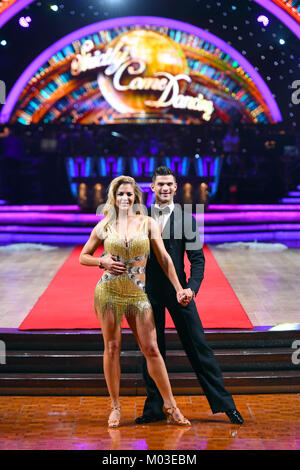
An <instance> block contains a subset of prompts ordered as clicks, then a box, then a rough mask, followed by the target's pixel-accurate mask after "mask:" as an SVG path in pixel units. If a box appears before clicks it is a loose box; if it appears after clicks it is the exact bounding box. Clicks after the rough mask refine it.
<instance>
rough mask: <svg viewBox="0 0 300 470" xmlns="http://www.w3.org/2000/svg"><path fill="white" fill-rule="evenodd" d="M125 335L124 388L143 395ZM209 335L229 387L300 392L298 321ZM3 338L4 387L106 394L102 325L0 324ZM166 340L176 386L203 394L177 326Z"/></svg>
mask: <svg viewBox="0 0 300 470" xmlns="http://www.w3.org/2000/svg"><path fill="white" fill-rule="evenodd" d="M122 335H123V338H122V353H121V370H122V373H121V395H145V388H144V383H143V379H142V375H141V364H142V356H141V353H140V351H139V350H138V348H137V345H136V342H135V339H134V337H133V335H132V333H131V331H130V330H124V331H123V333H122ZM206 338H207V341H208V344H209V345H210V346H211V347H212V348H213V350H214V353H215V355H216V358H217V361H218V363H219V365H220V367H221V369H222V373H223V378H224V383H225V386H226V388H227V389H228V390H229V391H230V392H231V393H233V394H244V393H246V394H251V393H295V392H297V393H298V392H300V365H299V364H293V362H292V354H293V353H295V349H293V347H292V345H293V342H294V341H295V340H297V341H298V342H299V343H298V344H299V346H298V347H299V348H300V329H298V330H290V331H272V329H269V328H268V327H263V328H254V329H252V330H224V331H223V330H207V331H206ZM0 339H1V341H3V342H4V343H5V345H6V361H5V362H6V363H5V364H3V363H0V394H1V395H102V396H105V395H107V388H106V384H105V379H104V375H103V338H102V333H101V330H84V331H77V330H67V331H60V330H57V331H30V332H24V331H18V330H9V329H2V330H0ZM166 341H167V349H168V353H167V368H168V372H169V376H170V381H171V384H172V387H173V391H174V394H176V395H179V394H180V395H193V394H195V395H199V394H202V393H203V392H202V389H201V387H200V386H199V383H198V380H197V378H196V375H195V373H194V372H193V370H192V369H191V366H190V363H189V361H188V359H187V357H186V355H185V352H184V351H183V350H182V347H181V343H180V341H179V339H178V335H177V332H176V331H175V330H167V332H166ZM2 358H3V356H2ZM298 359H299V360H300V352H299V354H298ZM1 362H3V361H1ZM294 362H295V361H294ZM296 362H297V361H296Z"/></svg>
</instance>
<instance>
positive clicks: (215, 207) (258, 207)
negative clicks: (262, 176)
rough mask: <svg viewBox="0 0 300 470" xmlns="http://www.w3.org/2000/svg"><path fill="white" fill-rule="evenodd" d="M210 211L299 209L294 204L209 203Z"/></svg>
mask: <svg viewBox="0 0 300 470" xmlns="http://www.w3.org/2000/svg"><path fill="white" fill-rule="evenodd" d="M208 210H211V211H240V212H243V211H274V210H275V211H280V210H282V211H300V205H296V204H209V205H208Z"/></svg>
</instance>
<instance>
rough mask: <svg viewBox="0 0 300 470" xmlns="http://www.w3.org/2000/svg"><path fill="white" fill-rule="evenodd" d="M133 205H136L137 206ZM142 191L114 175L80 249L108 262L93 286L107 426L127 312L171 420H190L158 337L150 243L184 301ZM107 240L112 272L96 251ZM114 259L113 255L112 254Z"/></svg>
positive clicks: (86, 258)
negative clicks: (149, 280)
mask: <svg viewBox="0 0 300 470" xmlns="http://www.w3.org/2000/svg"><path fill="white" fill-rule="evenodd" d="M134 209H135V210H134ZM142 209H143V206H142V192H141V190H140V188H139V186H138V185H137V184H136V182H135V180H134V179H133V178H131V177H129V176H119V177H118V178H115V179H114V180H113V181H112V182H111V184H110V187H109V191H108V199H107V202H106V204H105V206H104V209H103V212H104V216H105V217H104V219H103V220H102V221H101V222H99V224H97V225H96V227H95V228H94V229H93V231H92V233H91V236H90V238H89V240H88V241H87V243H86V244H85V245H84V247H83V249H82V252H81V254H80V258H79V261H80V263H81V264H84V265H88V266H100V267H101V268H103V267H104V268H105V267H106V269H105V271H104V273H103V276H102V278H101V279H100V281H99V282H98V284H97V286H96V289H95V297H94V302H95V314H96V315H97V317H98V318H99V319H100V320H101V327H102V333H103V340H104V357H103V369H104V375H105V380H106V384H107V387H108V391H109V395H110V398H111V413H110V416H109V419H108V426H109V427H117V426H118V425H119V423H120V417H121V407H120V401H119V390H120V350H121V326H120V325H121V321H122V318H123V315H125V316H126V319H127V321H128V324H129V326H130V328H131V329H132V332H133V334H134V336H135V338H136V341H137V343H138V345H139V348H140V350H141V352H142V354H143V355H144V356H145V358H146V361H147V366H148V371H149V374H150V376H151V377H152V378H153V380H154V382H155V383H156V385H157V388H158V389H159V391H160V393H161V396H162V397H163V400H164V412H165V413H166V415H167V419H168V422H169V423H170V422H172V423H174V424H179V425H190V422H189V421H188V420H187V419H186V418H184V417H183V415H182V414H181V412H180V410H179V409H178V408H177V406H176V402H175V399H174V396H173V394H172V390H171V386H170V382H169V378H168V374H167V370H166V366H165V363H164V360H163V358H162V356H161V354H160V351H159V349H158V346H157V340H156V329H155V324H154V319H153V313H152V308H151V304H150V302H149V299H148V297H147V295H146V293H145V266H146V262H147V257H148V256H149V253H150V243H151V245H152V247H153V250H154V253H155V255H156V256H157V259H158V261H159V263H160V264H161V266H162V268H163V269H164V272H165V273H166V275H167V276H168V278H169V279H170V281H171V283H172V284H173V286H174V288H175V289H176V292H177V300H178V302H179V303H182V304H183V305H186V298H185V292H184V289H183V288H182V287H181V285H180V283H179V281H178V277H177V274H176V271H175V268H174V265H173V262H172V260H171V257H170V256H169V254H168V253H167V251H166V250H165V247H164V243H163V240H162V238H161V234H160V230H159V228H158V225H157V223H156V222H155V221H154V219H152V218H151V217H148V216H145V215H143V214H142ZM101 243H104V253H105V254H110V255H112V257H113V259H114V262H113V263H114V265H113V269H110V272H109V271H108V269H107V264H106V265H105V266H103V265H102V264H101V260H103V263H104V258H102V257H101V258H96V257H93V254H94V252H95V250H96V249H97V248H98V247H99V246H100V244H101ZM110 260H111V257H110Z"/></svg>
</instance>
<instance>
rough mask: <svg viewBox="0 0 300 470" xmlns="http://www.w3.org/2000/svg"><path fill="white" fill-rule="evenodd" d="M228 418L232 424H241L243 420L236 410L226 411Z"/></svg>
mask: <svg viewBox="0 0 300 470" xmlns="http://www.w3.org/2000/svg"><path fill="white" fill-rule="evenodd" d="M226 414H227V416H228V418H229V419H230V421H231V423H233V424H243V422H244V420H243V418H242V416H241V415H240V413H239V412H238V410H229V411H226Z"/></svg>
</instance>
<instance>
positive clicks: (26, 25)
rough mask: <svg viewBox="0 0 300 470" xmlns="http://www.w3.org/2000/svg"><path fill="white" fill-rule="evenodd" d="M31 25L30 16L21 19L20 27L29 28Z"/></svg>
mask: <svg viewBox="0 0 300 470" xmlns="http://www.w3.org/2000/svg"><path fill="white" fill-rule="evenodd" d="M29 23H31V18H30V16H26V17H25V16H21V18H20V19H19V25H20V26H22V28H29Z"/></svg>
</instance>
